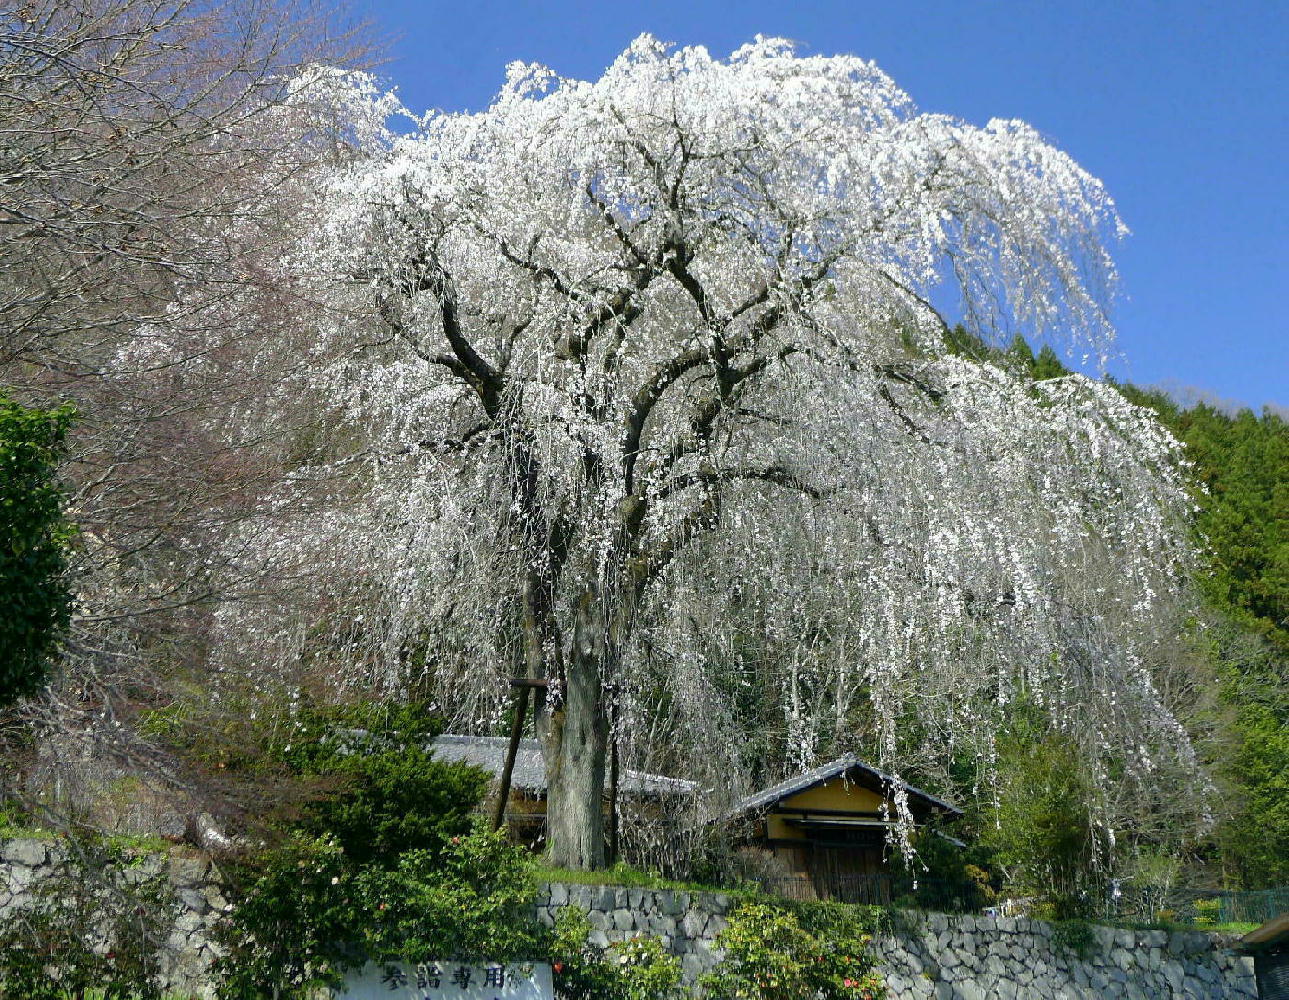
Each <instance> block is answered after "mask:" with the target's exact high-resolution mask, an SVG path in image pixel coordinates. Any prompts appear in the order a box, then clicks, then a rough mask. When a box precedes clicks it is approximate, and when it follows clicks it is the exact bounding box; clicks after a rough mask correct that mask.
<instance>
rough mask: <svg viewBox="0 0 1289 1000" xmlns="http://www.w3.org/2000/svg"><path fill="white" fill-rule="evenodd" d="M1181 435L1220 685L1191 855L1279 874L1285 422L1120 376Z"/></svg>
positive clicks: (1201, 643)
mask: <svg viewBox="0 0 1289 1000" xmlns="http://www.w3.org/2000/svg"><path fill="white" fill-rule="evenodd" d="M957 346H958V349H959V350H963V351H966V352H968V353H971V354H974V355H976V356H979V357H989V358H992V359H993V360H995V361H997V362H999V363H1003V364H1009V363H1010V364H1020V365H1021V366H1023V367H1024V368H1025V369H1026V370H1027V371H1028V372H1029V374H1030V376H1031V377H1032V378H1034V379H1036V380H1040V379H1048V378H1058V377H1061V376H1064V375H1067V374H1069V370H1068V369H1067V368H1066V367H1065V365H1064V364H1063V363H1062V362H1061V360H1060V358H1059V357H1058V355H1057V354H1056V352H1054V351H1053V350H1052V349H1051V348H1050V347H1044V348H1043V349H1042V350H1041V351H1039V352H1038V353H1037V354H1035V353H1034V352H1033V351H1032V350H1031V348H1030V347H1029V345H1027V344H1026V343H1025V342H1024V341H1017V342H1014V343H1013V344H1012V345H1011V347H1010V349H1009V350H1008V351H1005V352H1004V351H999V350H996V349H991V348H990V347H989V346H988V345H986V344H984V343H982V342H980V341H979V340H977V339H975V338H972V337H970V336H969V335H966V334H964V333H962V332H961V331H959V333H958V344H957ZM1118 388H1119V391H1120V392H1122V393H1123V395H1124V396H1125V397H1126V398H1127V399H1129V400H1131V401H1132V402H1134V403H1137V404H1139V405H1142V406H1146V407H1149V408H1150V409H1151V410H1152V411H1153V412H1154V413H1155V414H1156V415H1157V416H1158V418H1159V420H1160V421H1161V422H1162V423H1163V424H1164V426H1166V427H1167V428H1168V429H1169V430H1170V431H1172V432H1173V433H1174V434H1175V435H1176V436H1177V437H1178V439H1179V440H1180V441H1181V442H1182V443H1183V444H1184V445H1185V448H1186V456H1187V458H1188V460H1189V461H1190V462H1191V463H1192V466H1191V475H1192V479H1193V483H1194V485H1195V497H1196V503H1197V505H1198V516H1197V518H1196V521H1195V531H1196V534H1197V536H1198V539H1199V542H1200V545H1201V552H1202V554H1203V564H1202V566H1201V568H1200V569H1199V570H1198V572H1196V574H1195V582H1196V585H1197V587H1198V588H1199V590H1200V591H1201V592H1202V593H1203V595H1204V598H1205V605H1206V609H1207V610H1206V613H1205V615H1204V616H1203V617H1202V619H1201V620H1200V621H1198V622H1197V629H1196V632H1195V648H1196V654H1197V658H1194V659H1191V658H1187V662H1189V663H1191V665H1192V666H1193V667H1194V668H1195V669H1197V670H1199V671H1202V672H1201V673H1200V674H1199V677H1198V678H1197V682H1198V683H1204V682H1205V678H1206V676H1207V673H1206V671H1208V670H1211V671H1212V676H1211V681H1210V683H1211V684H1213V685H1214V686H1215V688H1216V690H1217V692H1218V693H1219V695H1220V708H1215V709H1213V710H1210V711H1209V718H1208V719H1207V720H1206V724H1209V725H1214V726H1215V727H1216V733H1215V736H1216V738H1215V740H1214V742H1213V744H1212V746H1213V749H1212V751H1211V752H1212V754H1213V757H1212V760H1211V761H1210V765H1211V767H1212V768H1213V770H1214V773H1215V775H1216V776H1217V777H1218V778H1219V792H1220V796H1221V799H1220V801H1221V802H1222V806H1223V810H1222V812H1221V813H1219V815H1218V817H1217V820H1218V824H1217V827H1216V829H1215V831H1214V837H1213V841H1212V842H1211V845H1210V846H1208V847H1204V846H1202V845H1201V846H1200V851H1201V856H1202V857H1205V858H1207V859H1208V860H1209V861H1218V862H1219V864H1220V868H1221V870H1222V872H1223V873H1224V875H1225V876H1226V877H1228V878H1231V879H1233V880H1234V881H1235V883H1236V884H1238V885H1242V886H1246V887H1249V888H1260V887H1263V886H1279V885H1285V884H1289V422H1287V421H1286V420H1285V418H1284V416H1283V415H1282V414H1281V413H1279V412H1277V411H1275V410H1273V409H1272V408H1270V407H1267V408H1265V409H1264V410H1263V412H1262V413H1261V415H1259V414H1257V413H1255V412H1254V411H1253V410H1251V409H1248V408H1242V409H1238V410H1236V411H1234V412H1232V411H1231V410H1230V409H1229V408H1219V407H1216V406H1214V405H1211V404H1208V403H1203V402H1201V403H1198V404H1195V405H1192V406H1186V407H1183V406H1182V405H1180V404H1179V403H1178V402H1177V401H1176V400H1175V399H1173V398H1172V397H1171V396H1170V395H1168V394H1167V393H1166V392H1163V391H1160V390H1153V389H1142V388H1139V387H1137V386H1134V385H1131V384H1119V385H1118Z"/></svg>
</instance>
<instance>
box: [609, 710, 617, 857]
mask: <svg viewBox="0 0 1289 1000" xmlns="http://www.w3.org/2000/svg"><path fill="white" fill-rule="evenodd" d="M609 697H610V698H612V699H613V701H612V702H610V703H609V864H610V865H616V864H617V863H618V693H617V685H614V686H613V687H612V688H610V691H609Z"/></svg>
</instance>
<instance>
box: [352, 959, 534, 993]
mask: <svg viewBox="0 0 1289 1000" xmlns="http://www.w3.org/2000/svg"><path fill="white" fill-rule="evenodd" d="M334 996H335V997H336V998H337V1000H554V996H555V988H554V986H553V985H552V981H551V967H550V966H549V965H548V964H547V963H545V962H509V963H505V964H503V963H501V962H490V963H488V964H485V965H465V964H464V963H461V962H421V963H419V964H417V965H408V964H405V963H404V964H381V965H377V964H375V963H371V962H369V963H368V964H367V965H364V966H363V967H362V968H361V969H359V970H358V971H357V972H351V973H349V975H348V976H346V977H345V985H344V986H342V987H341V988H340V990H339V992H337V993H335V994H334Z"/></svg>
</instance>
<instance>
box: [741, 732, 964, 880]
mask: <svg viewBox="0 0 1289 1000" xmlns="http://www.w3.org/2000/svg"><path fill="white" fill-rule="evenodd" d="M897 794H903V795H905V796H907V801H908V806H909V810H910V812H912V814H913V819H914V821H915V822H916V823H917V824H919V825H924V824H927V823H929V822H931V821H932V820H938V821H940V822H941V823H943V822H945V821H952V820H954V819H956V818H958V817H959V816H961V815H962V811H961V810H960V809H958V808H956V807H955V806H953V805H950V804H949V803H948V802H945V801H944V800H943V799H940V798H937V797H936V796H934V795H930V794H928V793H927V792H924V791H922V790H920V789H917V788H914V787H913V786H911V785H909V784H906V783H905V782H901V781H898V780H897V779H895V778H894V777H892V776H891V775H889V774H885V773H884V772H882V771H879V770H877V769H876V768H874V767H870V766H869V765H868V764H865V763H864V762H863V761H861V760H860V759H859V758H857V757H855V756H853V755H847V756H845V757H841V758H839V759H837V760H834V761H832V762H831V763H829V764H824V765H823V766H821V767H817V768H815V769H814V770H811V771H807V772H805V773H804V774H800V775H797V776H796V777H793V778H790V779H788V780H787V781H783V782H780V783H779V784H777V785H772V786H771V787H769V788H764V789H762V790H761V791H759V792H756V793H755V794H752V795H749V796H747V797H746V798H744V799H742V800H741V801H740V802H738V803H737V804H736V805H735V807H734V809H733V810H732V811H731V812H730V814H729V816H728V818H729V820H730V821H731V824H732V828H733V830H734V831H735V833H734V836H735V837H736V839H737V841H738V843H739V844H740V845H741V846H742V848H743V850H744V852H747V853H749V854H751V853H759V854H760V855H761V860H762V864H760V865H759V866H758V867H759V870H760V871H762V872H764V873H765V874H764V875H763V876H762V880H763V881H764V882H766V888H768V889H771V890H773V891H776V892H778V893H780V894H781V895H787V896H790V897H793V898H798V899H842V900H845V901H847V902H857V903H886V902H890V899H891V896H892V894H893V891H894V886H893V875H894V873H893V872H892V870H891V867H890V865H889V864H888V855H889V844H888V833H889V830H890V829H891V827H893V826H894V823H895V814H896V807H895V796H896V795H897ZM938 825H939V824H937V826H938ZM941 835H942V836H943V834H941ZM949 839H950V840H952V838H949ZM954 842H955V843H959V844H960V843H961V842H959V841H954Z"/></svg>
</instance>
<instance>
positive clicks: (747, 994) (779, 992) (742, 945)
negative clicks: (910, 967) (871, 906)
mask: <svg viewBox="0 0 1289 1000" xmlns="http://www.w3.org/2000/svg"><path fill="white" fill-rule="evenodd" d="M852 909H854V910H855V911H856V912H854V913H851V912H849V911H851V910H852ZM870 920H871V917H870V915H869V914H867V913H866V912H864V911H863V910H862V909H860V908H852V907H844V906H841V905H834V906H816V907H809V908H806V907H799V908H791V909H790V908H789V907H787V906H782V905H777V904H774V903H769V902H753V903H744V904H742V905H740V906H739V907H738V908H737V909H736V910H735V911H734V912H733V913H732V914H731V916H730V918H729V923H728V925H727V926H726V928H725V930H723V931H722V932H721V933H720V935H719V936H718V938H717V944H718V945H719V946H720V947H721V948H722V949H724V952H725V956H724V958H722V960H721V962H720V963H719V964H718V965H717V966H716V968H715V969H713V970H712V971H711V972H710V973H708V974H707V975H705V976H704V977H703V978H702V981H701V982H702V985H703V988H704V990H705V991H706V994H707V995H708V996H711V997H714V998H719V1000H878V998H881V997H884V996H885V995H886V987H885V986H884V984H883V982H882V978H881V977H880V976H879V975H878V974H877V973H876V972H874V971H873V962H872V958H871V957H870V956H869V954H868V942H869V940H870V933H869V932H867V931H865V930H864V929H863V928H864V927H865V925H867V924H868V922H869V921H870Z"/></svg>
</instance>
